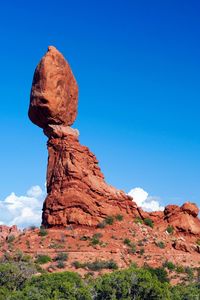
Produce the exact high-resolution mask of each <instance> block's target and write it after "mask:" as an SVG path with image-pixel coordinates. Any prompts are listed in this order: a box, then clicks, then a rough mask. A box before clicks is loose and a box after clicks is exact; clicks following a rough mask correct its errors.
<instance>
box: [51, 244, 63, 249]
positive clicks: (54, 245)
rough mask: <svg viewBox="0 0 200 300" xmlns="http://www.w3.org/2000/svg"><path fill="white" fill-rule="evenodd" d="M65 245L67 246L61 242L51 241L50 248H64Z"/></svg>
mask: <svg viewBox="0 0 200 300" xmlns="http://www.w3.org/2000/svg"><path fill="white" fill-rule="evenodd" d="M64 247H65V245H64V244H60V243H51V244H50V245H49V248H50V249H62V248H64Z"/></svg>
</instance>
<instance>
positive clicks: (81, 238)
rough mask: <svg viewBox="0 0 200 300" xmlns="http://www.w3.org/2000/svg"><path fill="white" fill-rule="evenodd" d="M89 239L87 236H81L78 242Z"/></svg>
mask: <svg viewBox="0 0 200 300" xmlns="http://www.w3.org/2000/svg"><path fill="white" fill-rule="evenodd" d="M89 239H90V237H89V236H87V235H83V236H81V237H80V241H88V240H89Z"/></svg>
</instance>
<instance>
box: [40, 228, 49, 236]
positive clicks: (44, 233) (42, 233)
mask: <svg viewBox="0 0 200 300" xmlns="http://www.w3.org/2000/svg"><path fill="white" fill-rule="evenodd" d="M47 234H48V231H47V230H46V229H45V228H44V227H43V226H41V227H40V231H39V235H40V236H46V235H47Z"/></svg>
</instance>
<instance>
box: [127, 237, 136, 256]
mask: <svg viewBox="0 0 200 300" xmlns="http://www.w3.org/2000/svg"><path fill="white" fill-rule="evenodd" d="M124 244H125V245H127V246H128V247H129V249H128V252H129V253H131V254H134V253H136V245H135V243H133V242H131V240H129V239H127V238H126V239H124Z"/></svg>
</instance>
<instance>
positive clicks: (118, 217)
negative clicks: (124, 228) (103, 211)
mask: <svg viewBox="0 0 200 300" xmlns="http://www.w3.org/2000/svg"><path fill="white" fill-rule="evenodd" d="M115 219H116V220H117V221H123V219H124V217H123V216H122V215H116V216H115Z"/></svg>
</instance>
